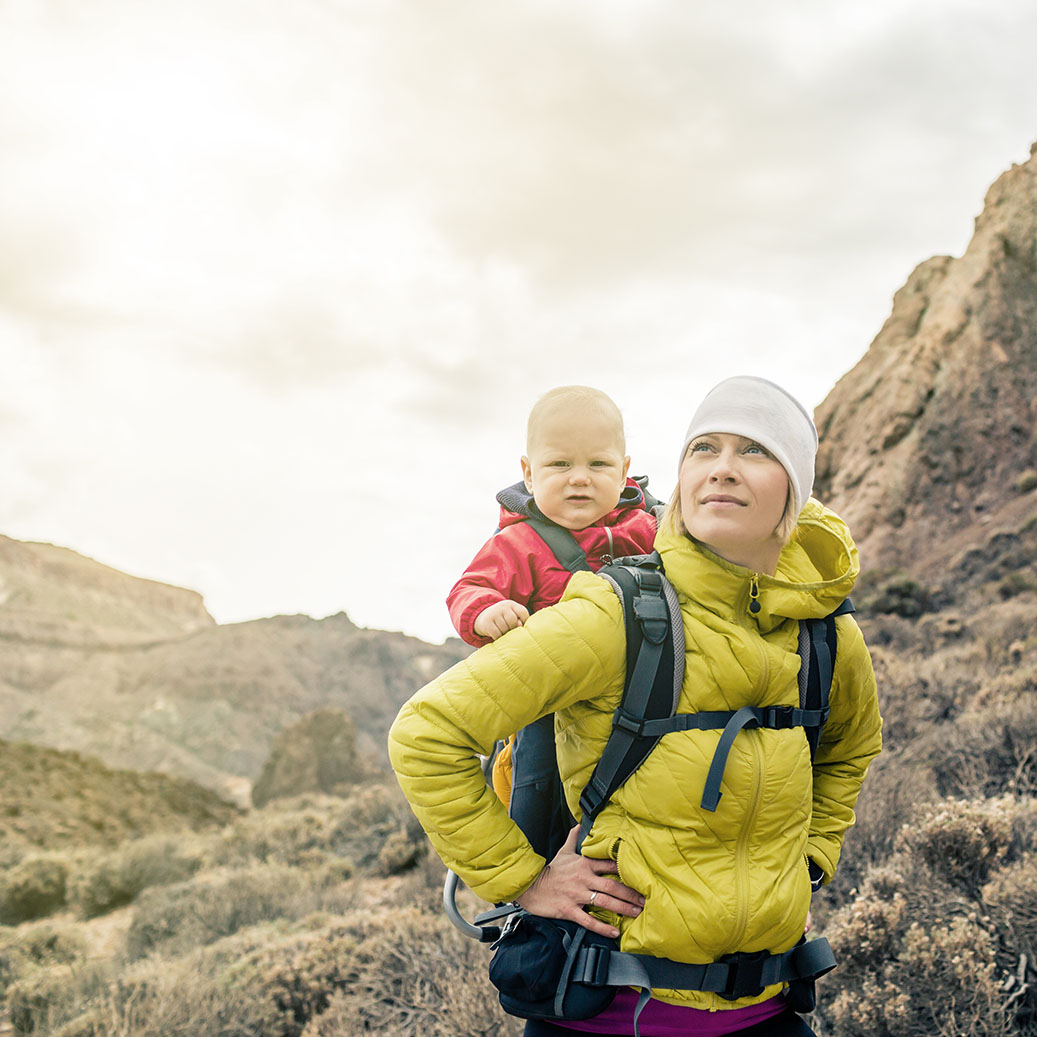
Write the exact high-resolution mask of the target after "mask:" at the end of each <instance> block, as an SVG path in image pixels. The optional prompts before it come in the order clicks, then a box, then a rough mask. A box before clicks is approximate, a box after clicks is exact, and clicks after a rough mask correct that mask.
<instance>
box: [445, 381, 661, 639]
mask: <svg viewBox="0 0 1037 1037" xmlns="http://www.w3.org/2000/svg"><path fill="white" fill-rule="evenodd" d="M629 467H630V458H629V457H628V456H627V453H626V439H625V436H624V433H623V417H622V415H621V414H620V413H619V408H618V407H617V406H616V405H615V403H613V402H612V400H611V399H610V398H609V397H608V396H606V395H605V393H603V392H600V391H599V390H597V389H591V388H588V387H587V386H583V385H565V386H560V387H559V388H557V389H552V390H551V391H550V392H548V393H545V394H544V395H543V396H541V397H540V399H539V400H537V402H536V404H535V405H534V407H533V410H532V411H531V412H530V415H529V422H528V426H527V429H526V455H525V456H524V457H523V458H522V482H520V483H516V484H515V485H514V486H509V487H508V488H507V489H506V490H501V492H500V493H498V494H497V500H498V501H499V502H500V505H501V513H500V529H499V530H498V532H497V533H496V534H495V535H494V536H492V537H491V538H490V539H489V540H488V541H487V542H486V543H485V544H484V545H483V547H482V548H481V549H480V551H479V553H478V554H477V555H476V556H475V558H474V559H472V562H471V564H470V565H469V566H468V568H467V569H466V570H465V572H464V574H463V575H462V576H461V578H460V579H459V580H458V581H457V583H456V584H454V587H453V589H452V590H451V591H450V594H449V595H448V596H447V607H448V608H449V609H450V618H451V620H452V621H453V624H454V627H455V628H456V629H457V632H458V633H459V634H460V635H461V637H462V638H463V639H464V640H465V641H467V642H468V643H469V644H471V645H476V646H480V645H484V644H488V643H489V642H490V641H495V640H496V639H497V638H498V637H500V636H501V635H502V634H506V633H507V632H508V631H509V630H512V629H514V628H515V627H518V626H522V624H523V623H524V622H525V621H526V620H527V619H528V618H529V614H530V613H531V612H535V611H536V610H537V609H541V608H544V607H546V606H547V605H553V604H555V603H556V602H557V601H558V600H559V599H560V598H561V596H562V592H563V591H564V590H565V586H566V584H567V583H568V582H569V578H570V577H571V576H572V571H571V570H570V569H569V568H567V567H566V566H565V564H564V563H563V562H561V561H559V560H558V558H556V557H555V554H554V552H553V551H552V549H551V548H550V547H549V546H548V545H547V543H546V542H545V541H544V539H543V538H542V537H541V536H540V534H539V533H538V532H537V531H536V529H535V528H534V526H533V525H531V524H530V521H529V520H530V519H541V520H543V519H547V520H548V521H549V522H550V523H553V524H554V525H556V526H560V527H562V528H563V529H567V530H568V531H569V533H570V534H571V535H572V537H573V539H574V540H575V541H576V543H577V544H578V545H579V547H580V548H581V549H582V550H583V552H584V554H585V555H586V556H587V567H589V568H590V569H591V570H593V571H595V572H596V571H597V570H598V569H600V568H601V567H602V566H603V565H607V564H608V563H609V562H611V561H612V559H613V558H618V557H621V556H623V555H633V554H644V553H646V552H648V551H651V550H652V543H653V541H654V539H655V519H654V518H653V517H652V515H651V514H649V512H648V511H646V510H645V498H644V495H643V493H642V491H641V487H640V486H638V484H637V483H636V482H635V481H634V480H633V479H628V478H627V470H628V468H629Z"/></svg>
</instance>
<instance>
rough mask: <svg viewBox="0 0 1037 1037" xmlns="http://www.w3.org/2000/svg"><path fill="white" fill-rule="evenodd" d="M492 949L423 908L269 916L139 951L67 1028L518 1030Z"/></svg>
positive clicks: (275, 1033)
mask: <svg viewBox="0 0 1037 1037" xmlns="http://www.w3.org/2000/svg"><path fill="white" fill-rule="evenodd" d="M142 899H143V898H142ZM304 926H306V927H304ZM486 957H487V949H486V948H485V947H482V946H480V945H477V944H475V943H474V942H472V941H468V940H465V939H464V938H463V937H461V936H460V935H459V934H457V933H455V932H454V931H453V930H452V929H450V927H449V925H448V924H447V923H446V922H445V920H444V919H442V917H440V916H437V915H430V914H427V913H424V912H422V911H420V910H418V909H416V908H407V909H404V910H398V909H389V908H386V909H379V910H373V911H363V912H361V911H358V912H355V913H353V914H351V915H347V916H342V917H338V918H335V919H332V920H330V921H327V920H323V921H319V922H317V921H316V920H311V921H308V922H306V923H301V924H296V925H295V926H292V925H290V924H288V923H284V922H282V923H277V924H267V925H265V926H256V927H253V928H251V929H248V930H245V931H242V932H241V933H238V934H236V935H235V936H232V937H229V938H227V939H225V940H222V941H219V942H218V943H215V944H213V945H212V946H211V947H208V948H204V949H202V950H199V951H195V952H193V953H191V954H188V955H184V956H182V957H179V958H165V957H159V956H153V957H151V958H148V959H146V960H141V961H138V962H137V963H136V965H134V966H133V967H131V968H130V969H128V970H126V971H124V973H123V974H122V975H121V976H120V977H119V979H118V980H117V981H116V982H114V983H111V984H109V986H108V989H107V991H106V992H105V993H104V994H103V996H100V997H98V996H93V995H92V996H91V997H90V998H89V999H87V998H83V999H81V1005H80V1011H79V1014H78V1015H73V1014H72V1013H67V1016H68V1018H69V1019H72V1020H74V1021H73V1022H67V1023H66V1024H65V1025H66V1026H67V1027H69V1028H70V1037H71V1035H72V1034H74V1037H89V1035H96V1037H101V1035H104V1037H198V1035H200V1034H205V1035H207V1037H208V1035H214V1037H260V1035H261V1037H302V1035H303V1034H304V1033H305V1034H306V1037H318V1035H320V1037H331V1035H338V1034H342V1035H345V1034H350V1035H351V1034H356V1033H377V1034H380V1035H386V1037H397V1035H398V1037H418V1035H421V1037H424V1035H426V1034H429V1035H432V1037H436V1035H442V1037H447V1035H448V1034H449V1035H450V1037H454V1035H462V1037H463V1035H468V1034H471V1035H472V1037H475V1035H476V1034H478V1035H481V1037H510V1035H516V1034H517V1033H518V1032H519V1031H518V1029H517V1028H516V1024H514V1023H513V1022H512V1021H511V1020H509V1019H507V1017H505V1016H504V1015H503V1013H502V1012H501V1010H500V1008H499V1007H498V1005H497V1003H496V1000H495V998H494V997H493V996H492V994H493V992H492V988H491V987H490V986H489V984H488V982H487V980H486V972H485V965H486Z"/></svg>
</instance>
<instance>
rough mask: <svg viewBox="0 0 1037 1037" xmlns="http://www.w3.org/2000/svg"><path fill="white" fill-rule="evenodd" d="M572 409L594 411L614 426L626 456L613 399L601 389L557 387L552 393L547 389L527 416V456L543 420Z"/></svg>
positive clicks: (577, 386)
mask: <svg viewBox="0 0 1037 1037" xmlns="http://www.w3.org/2000/svg"><path fill="white" fill-rule="evenodd" d="M574 406H575V407H579V406H583V407H587V408H591V407H594V408H597V410H598V411H599V412H600V413H601V414H602V416H603V417H605V418H607V419H609V420H611V421H613V422H615V426H616V433H617V435H618V436H619V443H620V446H621V447H622V449H623V453H626V431H625V430H624V428H623V415H622V414H621V413H620V410H619V408H618V407H617V406H616V404H615V402H614V401H613V399H612V397H610V396H608V395H606V394H605V393H603V392H602V391H601V390H600V389H592V388H591V387H590V386H589V385H559V386H557V387H556V388H554V389H549V390H548V391H547V392H545V393H544V395H543V396H541V397H540V398H539V399H538V400H537V401H536V403H534V404H533V409H532V410H531V411H530V412H529V420H528V421H527V422H526V452H527V453H528V452H529V449H530V444H531V443H532V442H533V441H534V439H535V438H536V434H537V432H538V430H539V428H540V425H541V423H542V422H543V421H544V420H546V419H547V418H548V417H549V416H550V415H552V414H555V413H556V412H557V411H559V410H562V409H564V408H568V407H574Z"/></svg>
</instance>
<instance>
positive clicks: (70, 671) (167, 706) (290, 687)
mask: <svg viewBox="0 0 1037 1037" xmlns="http://www.w3.org/2000/svg"><path fill="white" fill-rule="evenodd" d="M0 580H2V581H3V586H4V588H5V589H6V597H5V598H4V600H3V602H2V604H0V737H2V738H8V739H12V740H18V741H25V742H34V743H38V744H41V745H47V746H51V747H53V748H59V749H69V750H75V751H78V752H80V753H83V754H86V755H89V756H96V757H98V758H100V759H102V760H104V761H105V762H106V763H107V764H109V765H110V766H115V767H128V768H133V769H138V770H148V771H162V772H165V773H167V774H172V775H179V776H182V777H186V778H190V779H192V780H194V781H198V782H200V783H201V784H203V785H206V786H208V787H209V788H212V789H214V790H216V791H218V792H219V793H220V794H221V795H224V796H228V797H231V798H233V799H235V800H236V801H238V802H241V803H244V802H245V801H247V797H248V790H249V786H250V784H251V782H252V781H253V780H254V779H255V778H256V777H257V776H258V774H259V771H260V768H261V767H262V765H263V762H264V761H265V760H266V758H267V755H268V753H269V751H270V747H271V745H272V744H273V740H274V738H275V737H276V735H277V733H278V732H279V731H280V730H281V729H282V728H284V727H285V726H286V725H288V724H290V723H292V722H293V721H296V720H298V719H299V718H301V717H302V716H304V715H305V714H307V713H310V712H312V711H313V710H315V709H319V708H321V707H323V706H333V707H337V708H340V709H343V710H345V711H346V712H348V713H349V714H350V715H351V716H352V717H353V718H354V721H355V723H356V726H357V731H358V749H359V750H360V751H361V752H362V753H364V754H366V755H367V756H371V757H374V758H375V759H379V760H381V759H383V758H384V744H385V731H386V730H387V729H388V725H389V723H390V722H391V720H392V717H393V716H395V714H396V711H397V710H398V709H399V707H400V705H401V704H402V703H403V702H404V700H405V699H406V698H407V697H408V696H409V695H410V694H412V692H413V691H414V690H415V689H416V688H417V687H419V686H420V685H421V684H423V683H425V681H427V680H428V679H429V678H430V677H432V676H433V675H435V674H436V673H438V672H440V671H442V670H444V669H446V668H447V667H448V666H450V665H452V664H453V663H454V662H456V661H457V660H458V659H460V658H462V657H463V656H464V655H465V654H466V653H467V651H468V649H467V648H466V647H465V646H464V645H462V644H461V642H460V641H454V642H448V643H447V644H446V645H439V646H437V645H429V644H425V643H424V642H422V641H419V640H417V639H416V638H411V637H406V636H404V635H402V634H394V633H386V632H383V631H376V630H363V629H361V628H358V627H356V626H355V625H354V624H353V623H352V622H350V620H349V619H348V617H347V616H345V615H344V614H342V613H340V614H338V615H336V616H330V617H328V618H327V619H322V620H315V619H310V618H309V617H307V616H278V617H274V618H271V619H262V620H256V621H253V622H249V623H237V624H232V625H226V626H220V625H217V624H216V623H214V622H213V621H212V619H211V617H210V616H209V615H208V613H207V612H206V611H205V609H204V606H203V604H202V599H201V597H200V596H199V595H197V594H195V593H194V592H193V591H186V590H182V589H180V588H175V587H167V586H165V585H163V584H158V583H154V582H153V581H148V580H139V579H136V578H134V577H131V576H127V575H125V574H123V573H119V572H116V571H115V570H112V569H109V568H107V567H105V566H101V565H99V564H98V563H97V562H94V561H92V560H90V559H87V558H83V557H82V556H80V555H77V554H75V552H72V551H68V550H65V549H62V548H55V547H51V546H49V545H41V544H27V543H21V542H19V541H15V540H11V539H8V538H0Z"/></svg>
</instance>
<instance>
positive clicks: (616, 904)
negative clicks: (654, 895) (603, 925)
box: [588, 876, 645, 918]
mask: <svg viewBox="0 0 1037 1037" xmlns="http://www.w3.org/2000/svg"><path fill="white" fill-rule="evenodd" d="M594 887H595V896H594V901H593V903H592V902H591V901H590V900H589V899H588V904H589V905H590V906H591V907H603V908H605V910H606V911H615V912H616V914H619V915H627V917H629V918H636V917H637V916H638V915H639V914H640V913H641V909H642V908H643V907H644V906H645V898H644V897H643V896H641V894H640V893H638V892H637V890H636V889H631V888H630V887H629V886H626V885H624V884H623V883H622V882H620V881H619V879H610V878H604V877H602V876H598V878H597V880H596V882H595V883H594Z"/></svg>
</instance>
